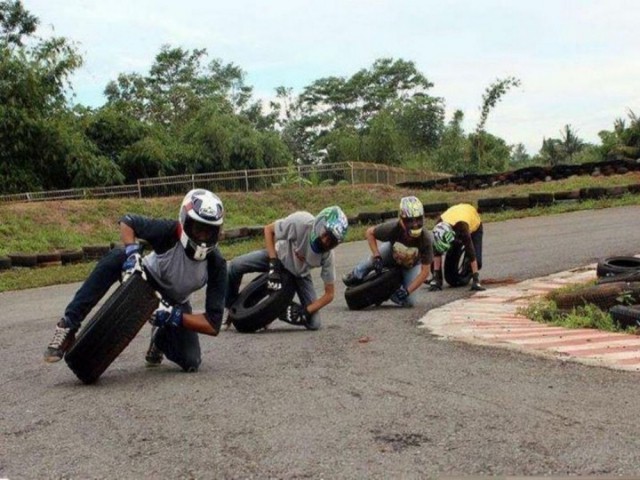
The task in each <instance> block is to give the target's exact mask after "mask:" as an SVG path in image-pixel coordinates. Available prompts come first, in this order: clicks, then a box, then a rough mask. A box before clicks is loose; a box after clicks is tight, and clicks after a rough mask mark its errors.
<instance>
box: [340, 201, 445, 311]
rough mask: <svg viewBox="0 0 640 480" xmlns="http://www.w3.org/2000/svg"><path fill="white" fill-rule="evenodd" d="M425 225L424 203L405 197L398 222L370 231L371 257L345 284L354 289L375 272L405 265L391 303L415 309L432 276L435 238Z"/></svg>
mask: <svg viewBox="0 0 640 480" xmlns="http://www.w3.org/2000/svg"><path fill="white" fill-rule="evenodd" d="M423 222H424V207H423V206H422V202H421V201H420V200H419V199H418V198H416V197H414V196H410V197H404V198H402V199H401V200H400V208H399V211H398V219H397V220H389V221H387V222H384V223H382V224H380V225H377V226H375V227H369V228H368V229H367V231H366V233H365V237H366V239H367V243H368V244H369V248H370V250H371V255H370V256H367V258H365V259H364V260H363V261H361V262H360V263H358V264H357V265H356V266H355V268H354V269H353V271H352V272H350V273H348V274H347V275H345V276H344V277H343V278H342V282H343V283H344V284H345V285H346V286H347V287H351V286H354V285H358V284H359V283H362V282H363V281H364V279H365V277H366V276H367V275H368V274H369V272H371V271H372V270H375V271H376V272H378V273H380V272H382V270H383V269H384V268H390V267H394V266H401V267H402V271H403V281H402V285H401V286H400V288H398V290H396V291H395V292H394V293H393V295H392V296H391V298H390V300H391V301H392V302H393V303H395V304H397V305H400V306H401V307H412V306H413V305H414V304H415V299H414V297H415V294H414V292H415V291H416V290H417V289H418V288H419V287H420V285H422V284H423V283H424V281H425V280H426V279H427V277H428V276H429V272H430V270H431V262H432V260H433V248H432V245H431V235H429V232H428V229H424V228H423ZM378 242H380V243H378Z"/></svg>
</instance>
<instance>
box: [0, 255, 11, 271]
mask: <svg viewBox="0 0 640 480" xmlns="http://www.w3.org/2000/svg"><path fill="white" fill-rule="evenodd" d="M10 268H11V259H10V258H9V257H0V270H9V269H10Z"/></svg>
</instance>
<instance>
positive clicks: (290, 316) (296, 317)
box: [280, 302, 311, 325]
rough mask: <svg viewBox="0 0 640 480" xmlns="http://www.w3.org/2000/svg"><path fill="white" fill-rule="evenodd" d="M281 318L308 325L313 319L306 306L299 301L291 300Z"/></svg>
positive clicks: (292, 322)
mask: <svg viewBox="0 0 640 480" xmlns="http://www.w3.org/2000/svg"><path fill="white" fill-rule="evenodd" d="M280 320H282V321H283V322H287V323H290V324H291V325H307V324H308V323H309V322H310V321H311V314H310V313H309V311H308V310H307V308H306V307H303V306H302V305H300V304H299V303H296V302H291V303H290V304H289V306H288V307H287V309H286V310H285V311H284V313H283V314H282V315H281V316H280Z"/></svg>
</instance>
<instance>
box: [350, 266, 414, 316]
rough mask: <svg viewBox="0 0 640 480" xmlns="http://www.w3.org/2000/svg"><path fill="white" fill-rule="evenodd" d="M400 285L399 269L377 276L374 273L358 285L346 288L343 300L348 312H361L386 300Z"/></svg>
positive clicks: (400, 272)
mask: <svg viewBox="0 0 640 480" xmlns="http://www.w3.org/2000/svg"><path fill="white" fill-rule="evenodd" d="M400 285H402V270H401V269H400V268H392V269H390V270H385V271H383V272H382V273H381V274H379V275H378V274H376V273H375V272H374V273H371V274H369V275H368V276H367V277H366V278H365V279H364V281H363V282H362V283H360V284H359V285H355V286H353V287H348V288H347V289H346V290H345V291H344V299H345V300H346V302H347V307H349V310H362V309H363V308H367V307H369V306H371V305H380V304H381V303H382V302H384V301H386V300H388V299H389V297H391V295H392V294H393V292H395V291H396V290H397V289H398V288H400Z"/></svg>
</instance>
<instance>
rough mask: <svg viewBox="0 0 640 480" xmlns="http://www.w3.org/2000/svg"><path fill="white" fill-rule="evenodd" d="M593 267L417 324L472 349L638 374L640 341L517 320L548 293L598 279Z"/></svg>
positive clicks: (464, 304) (459, 304) (445, 310)
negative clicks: (484, 347) (475, 346)
mask: <svg viewBox="0 0 640 480" xmlns="http://www.w3.org/2000/svg"><path fill="white" fill-rule="evenodd" d="M595 267H596V266H595V265H590V266H588V267H585V268H579V269H575V270H570V271H567V272H561V273H556V274H553V275H549V276H547V277H541V278H536V279H532V280H526V281H524V282H521V283H518V284H516V285H510V286H507V287H497V288H489V289H487V290H486V291H485V292H478V293H476V294H474V295H473V296H472V297H469V298H466V299H463V300H457V301H455V302H452V303H449V304H447V305H445V306H443V307H440V308H436V309H433V310H430V311H429V312H427V314H426V315H425V316H424V317H422V319H421V320H420V321H419V324H420V328H427V329H429V330H430V331H431V332H432V333H434V334H435V335H438V336H441V337H445V338H452V339H456V340H461V341H464V342H469V343H476V344H483V345H490V346H496V347H503V348H511V349H517V350H519V351H524V352H527V353H532V354H536V355H545V356H553V357H556V358H559V359H562V360H565V361H566V360H569V361H575V362H579V363H585V364H588V365H597V366H602V367H608V368H613V369H616V370H629V371H640V336H637V335H629V334H624V333H611V332H602V331H599V330H593V329H586V328H577V329H569V328H562V327H554V326H551V325H545V324H542V323H538V322H534V321H532V320H529V319H528V318H526V317H524V316H522V315H520V314H518V309H519V308H521V307H526V306H527V305H528V304H529V303H530V302H531V301H534V300H536V299H538V298H539V297H541V296H543V295H545V294H547V293H549V292H550V291H552V290H554V289H556V288H560V287H563V286H565V285H568V284H572V283H581V282H586V281H588V280H592V279H595V277H596V274H595Z"/></svg>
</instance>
